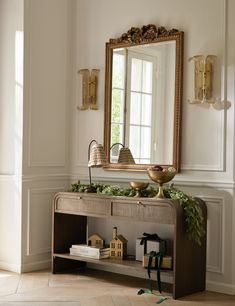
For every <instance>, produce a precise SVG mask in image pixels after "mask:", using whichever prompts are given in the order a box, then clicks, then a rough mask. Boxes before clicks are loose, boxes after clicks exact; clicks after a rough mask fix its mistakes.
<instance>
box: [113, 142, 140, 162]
mask: <svg viewBox="0 0 235 306" xmlns="http://www.w3.org/2000/svg"><path fill="white" fill-rule="evenodd" d="M116 145H119V146H122V148H121V149H120V150H119V153H118V163H119V164H135V160H134V158H133V155H132V153H131V150H130V149H129V148H128V147H125V146H124V145H123V144H122V143H120V142H116V143H114V144H113V145H112V146H111V147H110V151H112V149H113V147H114V146H116Z"/></svg>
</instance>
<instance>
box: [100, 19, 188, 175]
mask: <svg viewBox="0 0 235 306" xmlns="http://www.w3.org/2000/svg"><path fill="white" fill-rule="evenodd" d="M182 75H183V32H181V31H178V30H176V29H171V30H166V29H165V28H164V27H156V26H155V25H151V24H150V25H147V26H143V27H142V28H131V29H130V30H129V31H127V32H126V33H124V34H122V36H121V37H120V38H117V39H110V41H109V42H108V43H106V78H105V120H104V147H105V151H106V154H107V156H108V160H109V164H108V165H107V166H105V167H104V168H105V169H108V170H134V171H141V170H146V169H147V168H148V167H149V166H150V165H151V164H159V165H168V166H173V167H175V168H176V170H177V171H178V172H179V171H180V134H181V133H180V128H181V100H182ZM115 144H117V145H115ZM120 145H122V147H123V146H124V147H128V148H129V149H130V150H131V153H132V155H133V157H134V161H135V163H134V164H133V163H120V162H118V153H119V150H120Z"/></svg>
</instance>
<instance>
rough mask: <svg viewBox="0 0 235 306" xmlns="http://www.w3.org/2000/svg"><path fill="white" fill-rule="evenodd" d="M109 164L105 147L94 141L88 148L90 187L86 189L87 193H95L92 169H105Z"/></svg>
mask: <svg viewBox="0 0 235 306" xmlns="http://www.w3.org/2000/svg"><path fill="white" fill-rule="evenodd" d="M107 163H108V161H107V157H106V155H105V152H104V148H103V146H102V145H101V144H99V143H98V142H97V141H96V140H95V139H93V140H92V141H91V142H90V143H89V147H88V169H89V187H88V188H87V189H86V192H95V189H94V188H93V187H92V184H91V167H94V168H95V167H96V168H98V167H103V166H104V165H106V164H107Z"/></svg>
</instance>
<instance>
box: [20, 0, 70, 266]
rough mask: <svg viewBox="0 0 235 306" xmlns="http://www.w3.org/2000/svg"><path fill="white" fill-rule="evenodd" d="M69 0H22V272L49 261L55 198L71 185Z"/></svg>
mask: <svg viewBox="0 0 235 306" xmlns="http://www.w3.org/2000/svg"><path fill="white" fill-rule="evenodd" d="M70 3H71V1H66V0H49V1H47V0H42V1H36V0H33V1H31V0H25V1H24V5H25V6H24V14H25V16H24V21H25V53H24V54H25V66H24V68H25V70H24V75H25V84H26V86H25V95H24V97H25V99H24V115H25V116H24V137H23V140H24V143H23V148H24V154H23V184H22V186H23V190H22V193H23V195H22V209H23V225H22V231H23V232H22V233H23V235H22V237H23V239H22V267H21V269H22V271H31V270H35V269H39V268H45V267H49V266H50V252H51V212H52V200H53V196H54V194H55V193H56V192H58V191H63V190H66V189H67V188H68V186H67V181H68V164H69V159H68V144H69V142H68V139H69V135H68V122H69V120H68V113H69V106H70V94H69V92H70V90H69V87H68V86H69V84H70V81H69V80H70V50H71V46H70V31H71V28H70V15H69V14H70Z"/></svg>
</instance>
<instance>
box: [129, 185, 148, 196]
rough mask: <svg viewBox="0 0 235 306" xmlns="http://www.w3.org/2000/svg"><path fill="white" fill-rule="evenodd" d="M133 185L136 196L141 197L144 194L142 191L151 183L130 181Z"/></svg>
mask: <svg viewBox="0 0 235 306" xmlns="http://www.w3.org/2000/svg"><path fill="white" fill-rule="evenodd" d="M130 185H131V187H132V188H133V189H134V190H135V191H136V194H135V195H134V197H136V198H139V197H141V196H142V194H141V191H142V190H144V189H146V188H147V187H148V185H149V183H146V182H130Z"/></svg>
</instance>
